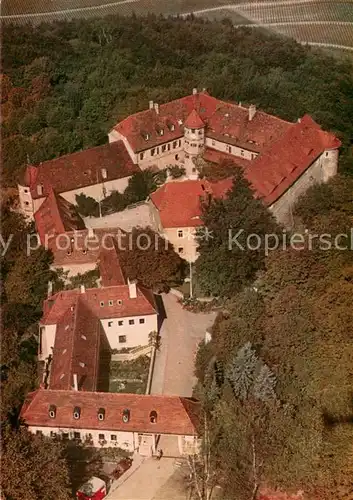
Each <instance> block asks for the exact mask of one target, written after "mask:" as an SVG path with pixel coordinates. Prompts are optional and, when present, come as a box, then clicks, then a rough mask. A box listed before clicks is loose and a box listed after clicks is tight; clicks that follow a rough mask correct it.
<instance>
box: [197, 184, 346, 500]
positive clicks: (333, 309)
mask: <svg viewBox="0 0 353 500" xmlns="http://www.w3.org/2000/svg"><path fill="white" fill-rule="evenodd" d="M349 182H350V180H348V179H345V178H337V179H335V180H333V181H331V182H330V184H329V185H328V186H325V187H321V188H320V187H317V188H313V189H312V190H310V191H308V193H307V195H306V196H304V197H303V198H302V199H301V204H300V205H298V212H300V210H302V212H301V213H302V214H303V216H304V217H307V216H309V215H313V217H310V230H311V231H313V232H318V233H320V229H321V228H322V227H326V228H327V220H330V217H331V216H332V214H334V215H335V218H336V220H337V213H339V214H340V220H342V221H346V228H347V232H348V231H349V229H348V228H350V224H351V211H350V209H349V207H348V208H347V203H346V201H347V202H348V205H349V204H350V203H351V202H350V201H349V194H348V200H347V199H346V196H347V195H346V193H345V191H344V190H342V189H336V187H337V186H339V185H341V186H345V185H346V183H347V185H349ZM320 189H321V190H322V192H323V193H325V192H326V190H327V189H329V190H330V193H331V195H330V196H331V198H330V200H329V201H327V200H326V201H325V198H324V196H322V197H320V195H319V191H320ZM321 199H322V203H324V204H325V207H326V208H325V209H323V210H322V212H323V214H322V215H320V213H319V211H320V209H319V207H318V208H317V212H318V213H317V214H315V213H311V212H310V210H308V208H307V207H311V206H314V205H313V201H314V200H319V203H320V200H321ZM327 204H329V206H327ZM350 206H351V205H350ZM331 230H332V233H333V236H335V232H336V231H337V228H335V226H332V225H331ZM352 300H353V256H352V252H351V250H350V245H348V247H347V249H339V248H331V249H330V250H327V249H321V248H320V246H315V247H314V248H313V249H309V248H308V247H307V248H304V249H302V250H298V249H287V250H286V251H283V250H282V249H279V250H276V251H273V252H270V254H269V255H268V257H267V258H266V259H265V269H264V270H263V271H262V272H261V274H260V276H259V277H258V279H257V281H256V282H255V286H254V287H252V288H245V289H244V290H243V291H241V292H240V293H237V294H234V295H233V297H232V298H231V299H230V300H229V301H228V303H227V304H226V307H225V311H223V313H222V314H220V315H219V316H218V318H217V320H216V322H215V324H214V326H213V329H212V340H211V342H210V343H209V344H207V347H206V346H202V347H201V348H200V352H199V355H198V357H197V365H196V368H197V374H198V377H199V381H200V382H199V384H200V386H201V387H202V390H201V393H202V394H204V395H206V396H205V397H206V407H207V408H208V409H210V408H211V409H210V412H211V414H212V416H213V418H216V419H217V423H218V425H220V426H221V428H222V432H221V436H222V437H221V439H220V440H219V446H218V447H216V448H215V453H216V454H217V455H219V458H220V460H219V463H221V464H223V465H222V466H221V470H222V472H221V471H220V475H221V476H222V478H223V486H224V488H225V495H226V496H227V495H228V496H227V498H233V497H236V498H244V499H247V498H249V495H251V493H252V492H253V488H254V477H255V479H256V481H257V482H258V484H259V488H260V489H261V488H264V487H272V488H282V489H283V490H285V491H287V492H291V491H293V492H296V491H299V490H304V491H305V493H306V494H307V496H308V498H316V497H317V498H320V499H323V500H331V499H332V500H333V499H334V500H337V499H338V498H345V496H344V495H347V494H348V493H349V492H350V491H351V474H352V470H353V454H352V450H351V448H350V447H349V446H347V443H348V442H351V440H352V438H353V426H352V420H353V417H352V415H353V407H352V394H351V384H352V368H353V363H352V351H353V339H352V335H351V330H352V328H351V325H352V324H353V308H352V306H351V304H352ZM259 360H260V361H259ZM210 366H211V368H212V366H213V367H214V368H213V370H212V369H211V375H210ZM216 367H217V369H216ZM220 369H221V372H222V373H223V375H222V376H221V377H220V376H219V370H220ZM212 373H213V375H212ZM217 373H218V375H217ZM216 375H217V376H216ZM212 380H213V381H214V380H216V381H217V386H218V389H217V394H218V396H217V397H216V398H214V399H213V400H212V401H211V404H210V401H209V399H207V395H208V394H215V392H214V388H212V387H213V386H212ZM213 383H214V382H213ZM254 456H255V459H254ZM254 460H255V462H256V464H257V465H259V464H261V467H260V466H259V467H256V468H255V469H254ZM260 489H259V491H260ZM250 497H251V496H250ZM254 498H256V497H254Z"/></svg>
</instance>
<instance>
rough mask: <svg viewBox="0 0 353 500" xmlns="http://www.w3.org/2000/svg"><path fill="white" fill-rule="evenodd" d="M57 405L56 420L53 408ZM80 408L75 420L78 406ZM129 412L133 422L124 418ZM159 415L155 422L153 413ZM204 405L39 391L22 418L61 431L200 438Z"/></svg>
mask: <svg viewBox="0 0 353 500" xmlns="http://www.w3.org/2000/svg"><path fill="white" fill-rule="evenodd" d="M50 405H55V406H56V416H55V418H50V416H49V407H50ZM75 406H78V407H79V408H80V411H81V414H80V418H79V419H74V417H73V411H74V407H75ZM100 408H103V409H104V410H105V416H104V420H102V421H101V420H98V410H99V409H100ZM124 410H129V412H130V413H129V421H128V422H127V423H124V422H123V420H122V415H123V412H124ZM151 411H155V412H156V413H157V422H156V423H151V421H150V413H151ZM199 415H200V404H199V403H198V402H196V401H195V400H192V399H191V398H182V397H178V396H166V395H158V396H151V395H140V394H122V393H109V392H84V391H60V390H56V391H54V390H43V389H39V390H37V391H35V392H32V393H30V394H29V395H28V397H27V399H26V401H25V403H24V405H23V408H22V411H21V417H22V418H23V419H24V420H25V422H26V424H27V425H29V426H33V427H35V426H39V427H55V428H59V429H63V430H64V429H88V430H90V429H93V430H99V431H102V432H103V431H105V430H107V431H122V432H123V431H126V432H146V433H155V434H176V435H186V436H188V435H191V436H193V435H197V429H198V426H199Z"/></svg>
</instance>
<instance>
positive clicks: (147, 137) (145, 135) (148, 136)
mask: <svg viewBox="0 0 353 500" xmlns="http://www.w3.org/2000/svg"><path fill="white" fill-rule="evenodd" d="M142 137H143V138H144V139H145V141H148V140H149V138H150V134H148V133H147V132H142Z"/></svg>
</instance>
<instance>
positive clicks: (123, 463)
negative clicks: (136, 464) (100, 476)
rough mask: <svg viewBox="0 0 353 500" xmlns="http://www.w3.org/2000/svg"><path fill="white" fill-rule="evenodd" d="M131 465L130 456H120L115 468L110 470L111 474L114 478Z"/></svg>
mask: <svg viewBox="0 0 353 500" xmlns="http://www.w3.org/2000/svg"><path fill="white" fill-rule="evenodd" d="M131 465H132V459H131V458H122V459H121V460H119V462H118V464H117V466H116V468H115V469H114V470H113V472H112V476H113V478H114V479H118V478H119V477H120V476H122V475H123V474H124V472H126V471H127V470H128V469H130V467H131Z"/></svg>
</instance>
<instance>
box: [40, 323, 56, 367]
mask: <svg viewBox="0 0 353 500" xmlns="http://www.w3.org/2000/svg"><path fill="white" fill-rule="evenodd" d="M39 332H40V337H41V338H40V347H41V353H40V354H39V356H38V359H39V361H43V360H45V359H47V358H48V356H49V354H53V350H52V347H54V343H55V335H56V325H42V326H40V327H39Z"/></svg>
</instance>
